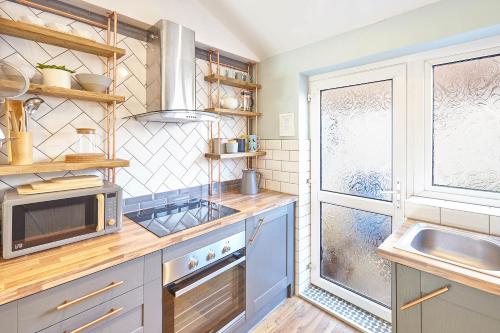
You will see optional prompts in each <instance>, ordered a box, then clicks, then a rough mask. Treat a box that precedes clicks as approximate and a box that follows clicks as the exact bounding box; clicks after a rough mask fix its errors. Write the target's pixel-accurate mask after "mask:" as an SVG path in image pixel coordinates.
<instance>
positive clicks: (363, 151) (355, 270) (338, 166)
mask: <svg viewBox="0 0 500 333" xmlns="http://www.w3.org/2000/svg"><path fill="white" fill-rule="evenodd" d="M311 90H312V93H313V101H312V103H311V109H310V112H311V147H312V148H311V149H312V151H311V154H312V155H311V158H312V175H311V176H312V188H311V190H312V202H311V205H312V226H313V228H312V229H313V234H312V245H311V246H312V260H311V261H312V283H313V284H315V285H318V286H319V287H321V288H323V289H326V290H328V291H330V292H332V293H334V294H335V295H337V296H339V297H341V298H344V299H346V300H347V301H349V302H351V303H353V304H356V305H358V306H359V307H361V308H364V309H365V310H367V311H370V312H372V313H374V314H375V315H377V316H379V317H382V318H383V319H385V320H388V321H390V308H391V270H390V263H389V262H388V261H386V260H384V259H382V258H381V257H380V256H379V255H378V254H377V247H378V246H379V245H380V244H381V243H382V242H383V241H384V240H385V239H386V238H387V237H388V236H389V235H390V234H391V232H392V231H393V230H394V228H395V226H396V225H397V224H398V223H400V221H401V220H402V212H400V211H401V191H402V189H401V185H400V184H401V176H402V172H401V170H402V167H403V164H404V158H403V150H402V147H403V145H404V135H403V132H404V113H405V80H404V68H402V67H399V66H398V67H393V68H388V69H382V70H373V71H370V72H363V73H353V74H351V75H345V76H341V77H337V78H331V79H320V80H317V81H312V82H311ZM397 124H403V126H402V128H399V126H397Z"/></svg>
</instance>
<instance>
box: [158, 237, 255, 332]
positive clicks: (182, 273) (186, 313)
mask: <svg viewBox="0 0 500 333" xmlns="http://www.w3.org/2000/svg"><path fill="white" fill-rule="evenodd" d="M245 267H246V262H245V233H244V232H240V233H238V234H235V235H233V236H230V237H227V238H225V239H223V240H220V241H218V242H216V243H213V244H210V245H208V246H205V247H203V248H200V249H197V250H195V251H192V252H190V253H189V254H186V255H183V256H181V257H179V258H176V259H174V260H171V261H169V262H166V263H164V264H163V332H164V333H202V332H203V333H205V332H224V331H228V330H230V329H231V328H233V327H236V326H237V325H238V324H239V323H240V322H241V321H243V320H244V319H245Z"/></svg>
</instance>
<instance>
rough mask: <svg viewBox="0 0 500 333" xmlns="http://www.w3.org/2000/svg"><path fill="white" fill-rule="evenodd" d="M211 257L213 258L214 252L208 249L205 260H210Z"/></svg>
mask: <svg viewBox="0 0 500 333" xmlns="http://www.w3.org/2000/svg"><path fill="white" fill-rule="evenodd" d="M212 259H215V252H214V251H212V250H210V251H208V254H207V261H210V260H212Z"/></svg>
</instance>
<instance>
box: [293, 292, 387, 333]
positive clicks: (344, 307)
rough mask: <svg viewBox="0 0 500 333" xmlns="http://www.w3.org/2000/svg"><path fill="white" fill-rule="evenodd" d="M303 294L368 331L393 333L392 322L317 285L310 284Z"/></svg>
mask: <svg viewBox="0 0 500 333" xmlns="http://www.w3.org/2000/svg"><path fill="white" fill-rule="evenodd" d="M301 296H302V297H303V298H305V299H307V300H308V301H310V302H312V303H314V304H316V305H317V306H319V307H321V308H323V309H325V310H326V311H327V312H329V313H331V314H333V315H335V316H337V317H339V318H340V319H343V320H345V321H347V322H349V323H352V324H353V326H355V327H357V328H358V329H360V330H362V331H363V332H367V333H392V327H391V324H390V323H388V322H386V321H385V320H383V319H380V318H378V317H377V316H375V315H373V314H371V313H369V312H367V311H365V310H363V309H360V308H359V307H357V306H355V305H353V304H351V303H349V302H347V301H345V300H343V299H341V298H339V297H337V296H335V295H333V294H330V293H329V292H327V291H325V290H323V289H320V288H318V287H315V286H309V287H308V288H307V289H306V290H304V291H303V292H302V293H301Z"/></svg>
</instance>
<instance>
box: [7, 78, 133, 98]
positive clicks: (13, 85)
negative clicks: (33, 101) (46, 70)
mask: <svg viewBox="0 0 500 333" xmlns="http://www.w3.org/2000/svg"><path fill="white" fill-rule="evenodd" d="M0 88H1V89H12V90H13V91H16V90H18V89H20V88H22V87H21V84H20V83H18V82H15V81H10V80H0ZM28 93H30V94H35V95H46V96H55V97H63V98H74V99H81V100H85V101H93V102H99V103H108V102H109V103H111V102H117V103H122V102H124V101H125V97H124V96H117V95H108V94H103V93H96V92H92V91H86V90H79V89H66V88H59V87H50V86H44V85H43V84H36V83H32V84H30V87H29V89H28Z"/></svg>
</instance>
